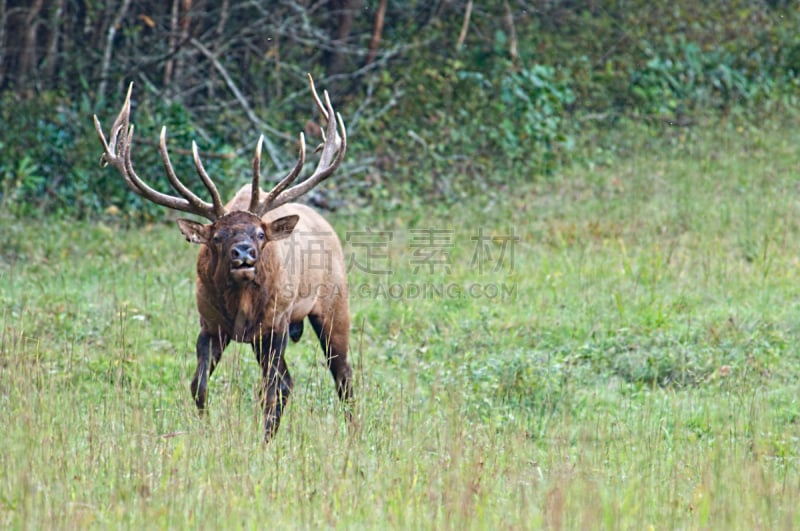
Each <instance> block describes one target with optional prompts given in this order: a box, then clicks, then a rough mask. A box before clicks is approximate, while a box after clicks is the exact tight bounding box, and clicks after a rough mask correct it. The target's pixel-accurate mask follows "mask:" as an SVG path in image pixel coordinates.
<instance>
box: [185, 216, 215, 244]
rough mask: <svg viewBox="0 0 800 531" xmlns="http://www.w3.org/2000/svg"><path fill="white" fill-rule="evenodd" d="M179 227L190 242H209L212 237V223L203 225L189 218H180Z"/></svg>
mask: <svg viewBox="0 0 800 531" xmlns="http://www.w3.org/2000/svg"><path fill="white" fill-rule="evenodd" d="M178 228H180V229H181V233H182V234H183V237H184V238H186V241H187V242H189V243H208V240H209V238H210V237H211V225H203V224H202V223H198V222H196V221H192V220H189V219H179V220H178Z"/></svg>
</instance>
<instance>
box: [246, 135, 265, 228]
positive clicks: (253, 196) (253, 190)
mask: <svg viewBox="0 0 800 531" xmlns="http://www.w3.org/2000/svg"><path fill="white" fill-rule="evenodd" d="M263 146H264V135H259V136H258V142H256V152H255V154H254V155H253V181H252V182H251V184H250V205H249V206H248V207H247V211H248V212H252V213H253V214H257V213H258V200H259V199H260V197H259V196H260V195H261V184H260V181H261V148H262V147H263ZM259 217H260V216H259Z"/></svg>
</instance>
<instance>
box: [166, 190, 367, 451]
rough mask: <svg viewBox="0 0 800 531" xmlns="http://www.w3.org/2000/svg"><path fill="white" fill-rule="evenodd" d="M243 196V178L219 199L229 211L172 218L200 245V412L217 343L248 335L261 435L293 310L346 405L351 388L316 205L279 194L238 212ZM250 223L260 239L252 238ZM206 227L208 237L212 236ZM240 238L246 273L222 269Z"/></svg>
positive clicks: (329, 242)
mask: <svg viewBox="0 0 800 531" xmlns="http://www.w3.org/2000/svg"><path fill="white" fill-rule="evenodd" d="M261 193H262V194H263V193H264V192H263V191H262V192H261ZM249 202H250V186H249V185H248V186H245V187H243V188H242V189H241V190H239V192H238V193H237V194H236V196H235V197H234V198H233V199H232V200H231V201H230V202H229V203H228V204H227V205H226V211H227V212H229V214H227V215H225V216H223V217H221V218H219V219H217V220H216V221H215V222H213V223H211V224H209V225H200V224H199V223H195V222H188V221H186V220H179V225H180V228H181V231H182V232H183V234H184V236H186V238H187V240H189V241H191V242H194V243H201V244H202V247H201V249H200V253H199V256H198V259H197V309H198V312H199V313H200V335H199V336H198V340H197V360H198V362H197V371H196V373H195V376H194V379H193V380H192V385H191V390H192V395H193V396H194V398H195V401H196V403H197V407H198V408H199V409H200V410H201V411H203V410H204V409H205V402H206V397H207V378H208V376H209V375H210V374H211V373H212V372H213V370H214V367H215V366H216V364H217V362H218V361H219V359H220V357H221V355H222V351H223V350H224V348H225V347H226V346H227V344H228V343H229V342H230V341H239V342H245V343H250V344H252V345H253V348H254V350H255V352H256V357H257V358H258V360H259V363H260V365H261V367H262V373H263V382H262V391H263V393H262V399H263V401H264V418H265V437H266V438H267V439H269V437H270V436H271V435H272V434H273V433H274V432H275V430H276V429H277V427H278V424H279V422H280V416H281V413H282V411H283V408H284V407H285V404H286V401H287V400H288V398H289V394H290V393H291V390H292V379H291V376H290V375H289V371H288V369H287V367H286V363H285V360H284V356H283V354H284V349H285V347H286V343H287V337H288V335H289V328H290V325H291V326H292V330H293V333H292V338H293V339H295V340H296V339H299V332H297V334H295V331H298V330H302V328H301V326H300V325H301V324H302V321H303V319H305V318H306V317H308V318H309V320H310V322H311V324H312V326H313V328H314V330H315V331H316V332H317V335H318V336H319V340H320V343H321V345H322V348H323V352H324V354H325V356H326V360H327V363H328V367H329V368H330V370H331V373H332V375H333V377H334V380H335V382H336V388H337V391H338V394H339V397H340V398H341V399H342V401H343V402H345V404H346V405H347V403H348V402H349V401H350V399H351V397H352V383H351V369H350V365H349V363H348V361H347V352H348V342H349V335H350V313H349V308H348V296H347V276H346V270H345V261H344V254H343V252H342V248H341V244H340V242H339V239H338V237H337V236H336V233H335V232H334V230H333V228H332V227H331V226H330V225H329V224H328V222H327V221H325V219H324V218H323V217H322V216H320V215H319V214H318V213H317V212H315V211H314V210H312V209H311V208H309V207H307V206H304V205H300V204H296V203H288V204H285V205H283V206H280V207H278V208H276V209H274V210H271V211H269V212H267V213H266V214H265V215H264V216H263V217H262V218H261V219H259V218H257V217H256V216H255V215H253V214H250V213H249V212H246V209H247V206H248V204H249ZM259 231H262V232H263V234H264V236H265V237H264V239H263V241H260V240H258V238H259ZM215 236H217V238H218V239H219V241H218V242H215V241H213V238H214V237H215ZM241 242H250V243H251V244H252V246H254V247H256V248H258V251H257V254H258V256H257V259H256V260H255V264H254V266H255V267H254V271H252V272H250V271H249V270H245V271H239V270H235V269H232V259H231V253H232V252H234V251H232V250H231V249H232V248H233V247H234V246H235V245H237V244H238V243H241ZM245 245H246V243H245ZM237 279H238V280H237ZM296 335H297V337H295V336H296ZM346 414H347V416H348V418H349V412H347V413H346Z"/></svg>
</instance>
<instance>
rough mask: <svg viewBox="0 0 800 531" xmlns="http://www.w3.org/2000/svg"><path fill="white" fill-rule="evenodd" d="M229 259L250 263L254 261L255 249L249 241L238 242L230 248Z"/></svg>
mask: <svg viewBox="0 0 800 531" xmlns="http://www.w3.org/2000/svg"><path fill="white" fill-rule="evenodd" d="M231 259H232V260H235V261H239V262H245V263H248V264H252V263H254V262H255V261H256V249H255V247H253V246H252V245H250V244H249V243H240V244H239V245H236V246H234V247H233V248H232V249H231Z"/></svg>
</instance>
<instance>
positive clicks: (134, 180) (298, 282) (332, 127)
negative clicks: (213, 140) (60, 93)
mask: <svg viewBox="0 0 800 531" xmlns="http://www.w3.org/2000/svg"><path fill="white" fill-rule="evenodd" d="M309 82H310V86H311V92H312V95H313V97H314V101H315V102H316V104H317V107H318V108H319V110H320V112H321V114H322V116H323V118H324V119H326V120H327V122H328V126H327V134H326V135H325V141H324V144H323V145H322V146H321V149H322V154H321V155H320V161H319V163H318V164H317V167H316V169H315V171H314V173H313V174H312V175H311V176H309V177H308V178H307V179H305V180H303V181H302V182H300V183H299V184H295V185H294V186H291V187H290V185H292V183H293V182H294V181H295V180H296V179H297V177H298V175H299V174H300V171H301V170H302V168H303V165H304V163H305V141H304V138H303V135H302V133H301V135H300V157H299V160H298V162H297V164H296V165H295V167H294V168H293V169H292V171H291V172H290V173H289V174H288V175H287V176H286V177H285V178H284V179H282V180H281V181H280V182H279V183H278V184H277V185H276V186H275V187H274V188H273V189H272V190H271V191H270V192H269V193H267V192H264V191H263V190H261V189H260V187H259V180H260V173H261V171H260V165H261V144H262V139H259V142H258V146H257V147H256V155H255V157H254V159H253V178H252V182H251V183H250V184H249V185H246V186H244V187H242V189H240V190H239V192H238V193H237V194H236V195H235V196H234V197H233V198H232V199H231V200H230V201H229V202H228V203H227V204H225V205H223V204H222V201H221V199H220V196H219V193H218V191H217V189H216V186H214V184H213V182H212V181H211V179H210V178H209V177H208V175H207V173H206V171H205V169H204V168H203V165H202V163H201V162H200V158H199V156H198V154H197V147H196V145H195V144H194V143H193V145H192V151H193V154H194V162H195V167H196V169H197V172H198V174H199V176H200V178H201V180H202V181H203V183H204V184H205V186H206V188H207V189H208V191H209V193H210V194H211V198H212V202H211V203H208V202H206V201H203V200H202V199H200V198H199V197H198V196H196V195H195V194H194V193H193V192H191V191H190V190H189V189H188V188H187V187H186V186H185V185H184V184H183V183H182V182H181V181H180V180H179V179H178V178H177V176H176V175H175V172H174V170H173V168H172V164H171V163H170V160H169V154H168V152H167V147H166V133H165V129H162V131H161V142H160V148H159V150H160V152H161V157H162V161H163V163H164V168H165V171H166V173H167V177H168V178H169V180H170V183H171V184H172V186H173V188H174V189H175V190H176V191H177V192H178V193H179V194H180V195H181V197H177V196H172V195H167V194H163V193H161V192H157V191H155V190H153V189H152V188H150V187H149V186H148V185H147V184H145V183H144V182H143V181H142V180H141V179H140V178H139V177H138V176H137V175H136V172H135V171H134V169H133V164H132V162H131V142H132V139H133V126H132V125H129V120H130V95H131V90H130V89H129V90H128V95H127V97H126V99H125V103H124V105H123V107H122V110H121V111H120V113H119V115H118V116H117V119H116V120H115V121H114V124H113V125H112V127H111V132H110V134H109V139H108V140H106V137H105V135H104V134H103V131H102V128H101V126H100V123H99V121H98V120H97V117H95V128H96V130H97V133H98V136H99V137H100V140H101V142H102V144H103V149H104V154H103V162H105V163H108V164H111V165H112V166H114V167H116V168H117V169H118V170H119V171H120V172H121V173H122V175H123V177H124V178H125V180H126V182H127V183H128V185H129V186H130V187H131V188H132V189H133V191H134V192H136V193H137V194H140V195H142V196H143V197H145V198H147V199H149V200H151V201H153V202H155V203H157V204H160V205H163V206H166V207H168V208H172V209H175V210H180V211H183V212H189V213H193V214H197V215H200V216H203V217H205V218H207V219H208V220H210V221H211V223H208V224H201V223H198V222H196V221H191V220H187V219H181V220H178V225H179V227H180V230H181V232H182V233H183V235H184V237H185V238H186V239H187V240H188V241H189V242H192V243H197V244H200V245H201V248H200V252H199V255H198V259H197V281H196V284H197V286H196V298H197V310H198V313H199V314H200V333H199V335H198V337H197V349H196V350H197V369H196V371H195V375H194V378H193V379H192V383H191V392H192V396H193V397H194V399H195V402H196V404H197V407H198V409H199V410H200V411H201V412H202V411H204V410H205V407H206V399H207V396H208V377H209V376H210V375H211V373H213V371H214V368H215V367H216V365H217V363H218V362H219V360H220V358H221V356H222V351H223V350H224V349H225V347H226V346H227V345H228V344H229V343H230V342H231V341H238V342H244V343H249V344H251V345H252V347H253V350H254V351H255V354H256V358H257V359H258V361H259V364H260V366H261V369H262V384H261V397H262V401H263V408H264V430H265V431H264V435H265V439H267V440H268V439H269V438H270V437H271V436H272V435H273V434H274V433H275V431H276V430H277V428H278V425H279V423H280V419H281V414H282V412H283V409H284V407H285V405H286V403H287V401H288V399H289V395H290V393H291V391H292V387H293V382H292V378H291V375H290V374H289V370H288V367H287V365H286V361H285V359H284V351H285V348H286V344H287V342H288V339H289V338H291V339H293V340H295V341H297V340H298V339H299V338H300V335H301V333H302V331H303V321H304V319H305V318H308V320H309V322H310V323H311V325H312V327H313V328H314V331H315V332H316V334H317V336H318V337H319V340H320V344H321V346H322V349H323V353H324V354H325V358H326V361H327V364H328V367H329V368H330V371H331V374H332V375H333V378H334V381H335V383H336V389H337V392H338V394H339V397H340V399H341V400H342V401H343V402H344V403H345V407H346V410H345V412H346V415H347V417H348V418H349V417H350V413H349V410H348V409H347V405H348V403H349V402H350V401H351V399H352V371H351V368H350V364H349V362H348V360H347V355H348V343H349V334H350V314H349V308H348V295H347V275H346V270H345V261H344V255H343V253H342V248H341V244H340V242H339V239H338V237H337V236H336V233H335V232H334V230H333V228H332V227H331V226H330V225H329V224H328V222H327V221H325V219H324V218H323V217H322V216H321V215H320V214H318V213H317V212H315V211H314V210H313V209H311V208H309V207H307V206H305V205H300V204H297V203H291V201H292V200H294V199H296V198H297V197H299V196H301V195H302V194H304V193H306V192H308V190H310V189H311V188H313V187H314V186H316V185H317V184H319V182H321V181H322V180H324V179H326V178H328V177H329V176H330V175H331V174H332V173H333V172H334V171H335V170H336V168H337V167H338V166H339V164H340V163H341V161H342V158H343V156H344V153H345V150H346V139H347V136H346V132H345V128H344V123H343V121H342V119H341V117H340V116H339V115H337V114H335V113H334V110H333V106H332V105H331V103H330V99H329V97H328V94H327V93H325V97H324V99H325V103H324V104H323V103H322V101H321V100H320V99H319V97H318V96H317V93H316V90H315V88H314V84H313V82H312V81H311V78H310V76H309Z"/></svg>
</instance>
